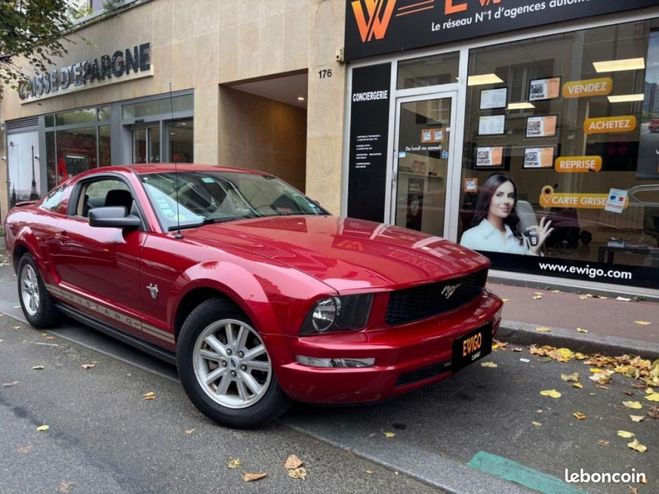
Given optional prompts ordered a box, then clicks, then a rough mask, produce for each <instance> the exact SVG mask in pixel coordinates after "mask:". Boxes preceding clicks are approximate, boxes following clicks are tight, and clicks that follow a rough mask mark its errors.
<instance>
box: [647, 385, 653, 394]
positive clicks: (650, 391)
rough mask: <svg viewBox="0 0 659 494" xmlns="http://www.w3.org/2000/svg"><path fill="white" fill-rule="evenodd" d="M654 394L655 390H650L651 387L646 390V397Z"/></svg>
mask: <svg viewBox="0 0 659 494" xmlns="http://www.w3.org/2000/svg"><path fill="white" fill-rule="evenodd" d="M652 393H654V389H652V388H650V387H648V388H645V394H646V395H651V394H652Z"/></svg>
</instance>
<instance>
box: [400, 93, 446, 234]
mask: <svg viewBox="0 0 659 494" xmlns="http://www.w3.org/2000/svg"><path fill="white" fill-rule="evenodd" d="M455 99H456V93H455V92H448V93H441V94H440V95H437V94H433V96H432V97H428V96H427V95H426V96H414V97H409V98H400V99H399V100H398V101H397V108H396V141H395V143H396V145H395V159H394V160H393V161H394V165H393V166H394V169H393V177H394V180H393V191H392V203H391V215H392V218H391V220H392V222H393V223H394V224H395V225H398V226H402V227H405V228H410V229H412V230H418V231H422V232H425V233H430V234H432V235H439V236H444V235H445V229H444V227H445V225H446V224H447V223H448V220H447V218H446V216H447V214H446V211H447V207H446V206H447V203H446V201H447V185H448V184H449V183H450V182H449V177H450V173H451V163H452V162H453V158H452V156H453V153H452V151H453V150H452V147H453V146H452V143H453V137H452V129H453V121H452V117H453V115H454V114H455V109H454V107H453V105H454V102H455Z"/></svg>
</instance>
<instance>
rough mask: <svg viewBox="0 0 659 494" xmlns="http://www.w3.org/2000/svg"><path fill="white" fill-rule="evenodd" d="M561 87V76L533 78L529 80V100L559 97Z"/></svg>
mask: <svg viewBox="0 0 659 494" xmlns="http://www.w3.org/2000/svg"><path fill="white" fill-rule="evenodd" d="M560 89H561V78H560V77H549V78H547V79H532V80H531V81H530V82H529V101H542V100H547V99H554V98H558V95H559V94H560Z"/></svg>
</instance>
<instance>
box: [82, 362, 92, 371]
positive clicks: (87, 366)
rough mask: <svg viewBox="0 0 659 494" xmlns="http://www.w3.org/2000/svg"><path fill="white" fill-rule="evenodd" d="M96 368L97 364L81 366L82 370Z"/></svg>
mask: <svg viewBox="0 0 659 494" xmlns="http://www.w3.org/2000/svg"><path fill="white" fill-rule="evenodd" d="M94 367H96V362H92V363H91V364H82V365H81V366H80V368H81V369H85V370H86V369H93V368H94Z"/></svg>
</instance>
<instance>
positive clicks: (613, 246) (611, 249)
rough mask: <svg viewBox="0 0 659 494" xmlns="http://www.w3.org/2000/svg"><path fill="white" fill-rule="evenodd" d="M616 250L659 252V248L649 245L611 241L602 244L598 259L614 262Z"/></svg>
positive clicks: (642, 252) (645, 252)
mask: <svg viewBox="0 0 659 494" xmlns="http://www.w3.org/2000/svg"><path fill="white" fill-rule="evenodd" d="M616 252H633V253H635V254H648V255H651V254H654V253H659V248H657V247H649V246H647V245H635V244H628V243H625V242H610V243H608V244H607V245H601V246H600V248H599V249H598V252H597V261H598V262H606V263H607V264H613V257H614V256H615V254H616Z"/></svg>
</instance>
